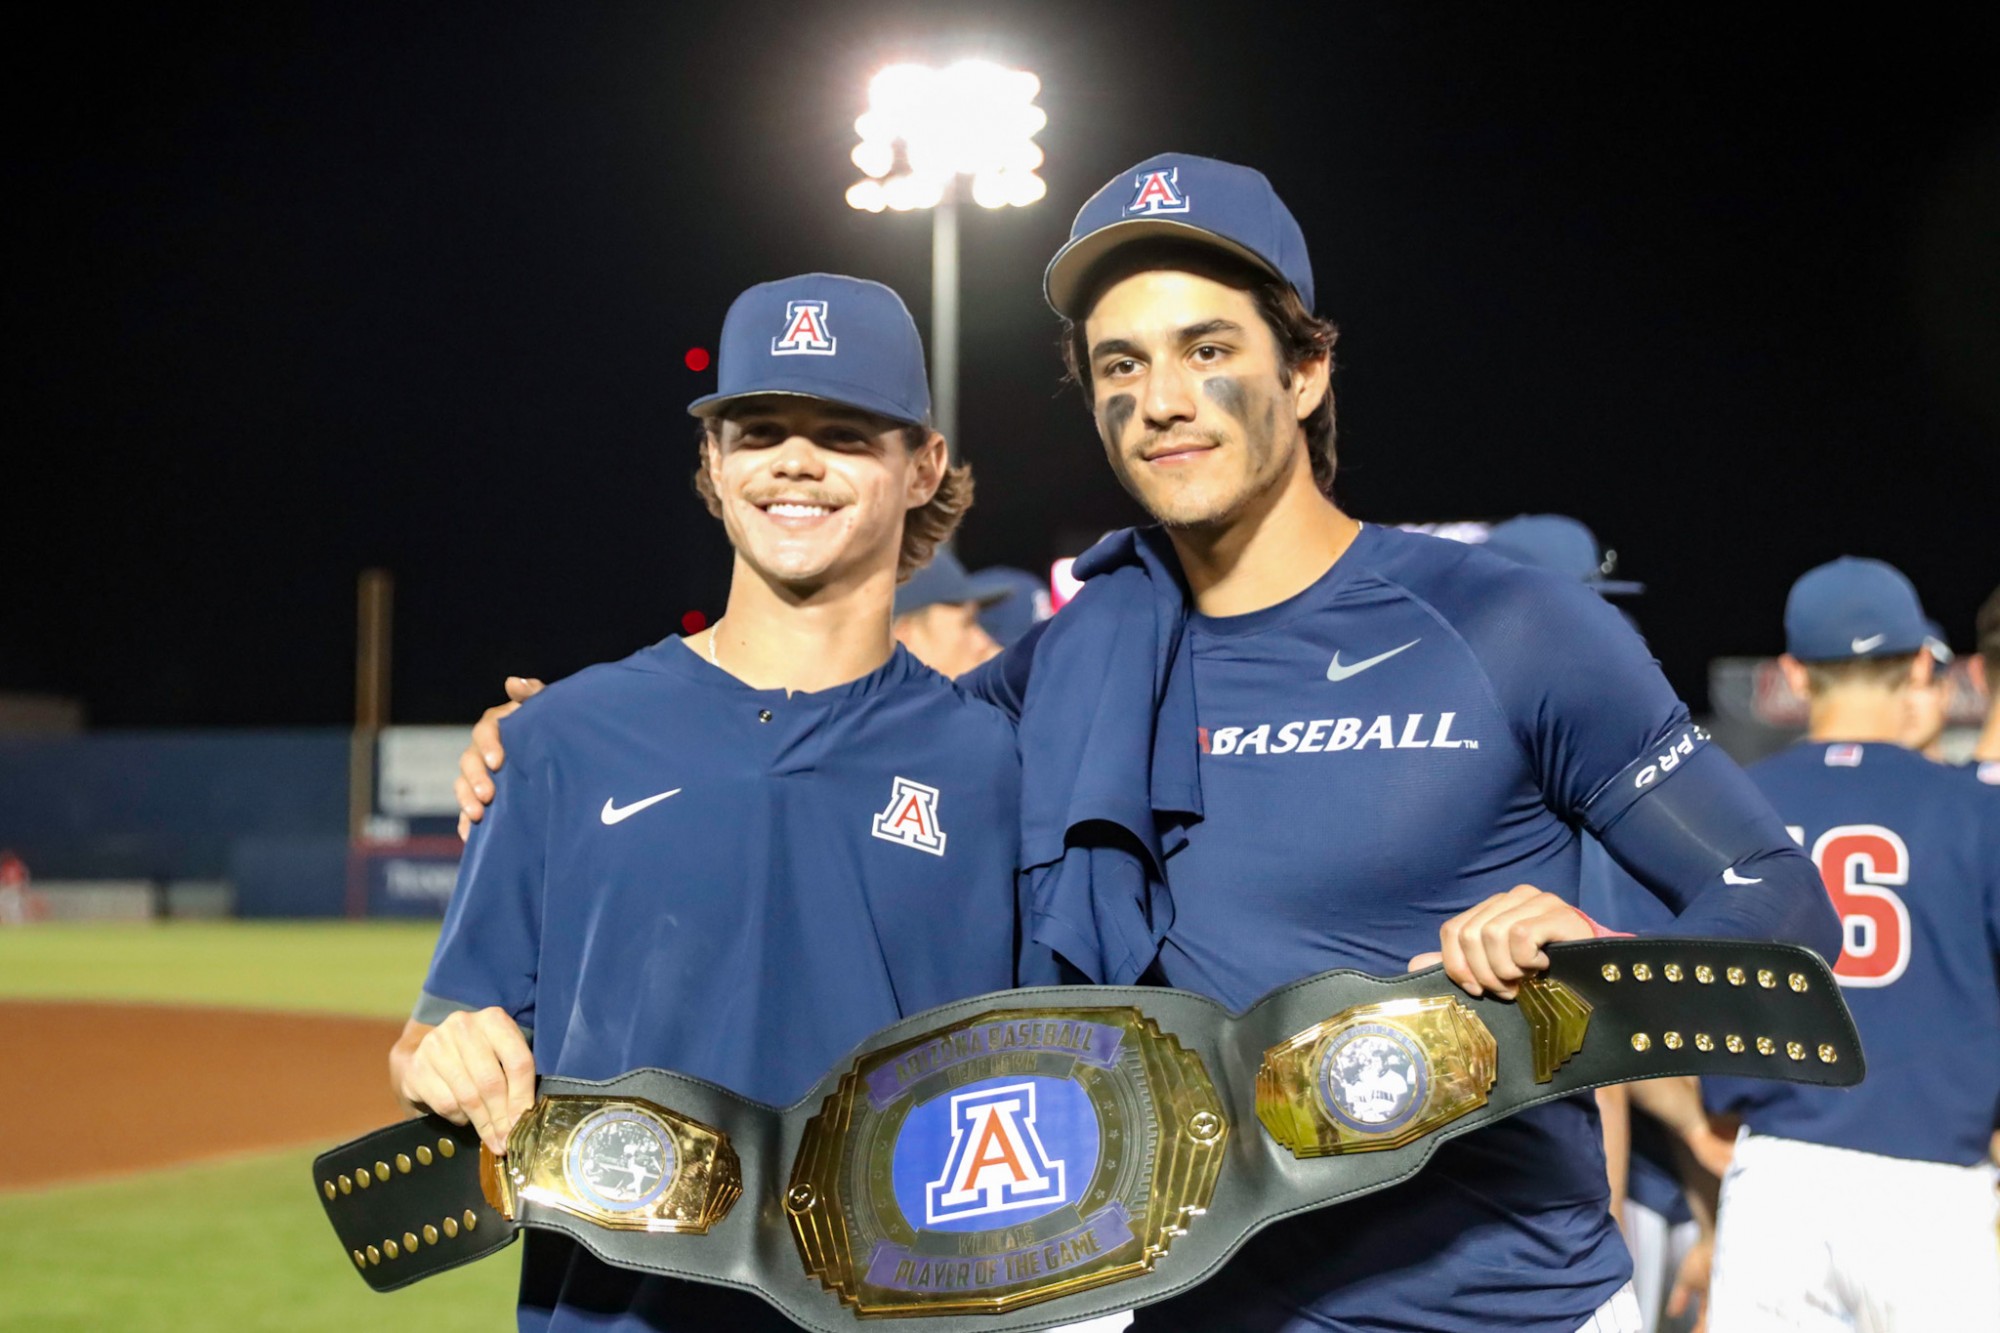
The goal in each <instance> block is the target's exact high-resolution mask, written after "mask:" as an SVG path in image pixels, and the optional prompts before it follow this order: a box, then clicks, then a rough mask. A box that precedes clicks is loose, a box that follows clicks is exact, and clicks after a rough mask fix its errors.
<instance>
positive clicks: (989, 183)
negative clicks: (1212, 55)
mask: <svg viewBox="0 0 2000 1333" xmlns="http://www.w3.org/2000/svg"><path fill="white" fill-rule="evenodd" d="M1041 87H1042V81H1041V80H1040V79H1038V78H1036V77H1035V76H1034V75H1033V74H1030V73H1029V72H1028V71H1026V70H1021V69H1004V68H1002V67H1001V66H999V65H995V64H992V63H990V62H988V61H984V60H962V61H960V62H958V63H957V64H955V65H950V66H947V67H946V68H944V69H932V68H930V67H929V66H926V65H891V66H889V67H888V68H887V69H884V70H883V71H882V72H881V73H879V74H877V75H876V76H875V77H874V78H873V79H871V80H869V83H868V109H867V110H866V111H864V112H862V113H861V115H860V116H859V117H858V118H857V119H856V120H855V122H854V132H855V133H856V134H858V135H859V136H860V137H861V142H859V143H858V144H856V145H855V146H854V152H853V155H852V156H853V158H854V165H855V166H857V167H859V168H861V170H862V172H863V173H864V174H863V177H862V179H860V180H858V181H856V182H855V183H854V184H853V185H851V186H849V187H848V190H847V202H848V203H849V204H850V205H851V206H853V207H855V208H858V209H861V210H863V211H864V212H869V213H880V212H881V211H882V210H883V209H885V208H886V209H890V210H892V211H895V212H898V213H904V212H908V211H910V210H912V209H918V208H928V209H930V210H931V403H932V412H933V414H934V415H935V417H936V420H937V428H938V430H939V431H941V432H942V433H943V435H944V437H945V439H946V441H947V442H949V444H950V446H951V455H952V459H953V461H956V460H957V458H958V454H959V442H958V205H959V201H960V199H961V198H962V197H963V195H964V194H965V193H968V192H969V193H970V195H971V197H972V202H973V203H975V204H978V205H979V206H980V207H982V208H1007V207H1015V208H1025V207H1027V206H1028V205H1029V204H1032V203H1034V202H1035V201H1036V200H1038V199H1040V198H1041V197H1042V196H1043V195H1045V194H1047V193H1048V186H1047V185H1046V184H1045V183H1044V182H1043V180H1042V178H1041V177H1040V176H1037V175H1036V174H1035V168H1037V167H1039V166H1040V165H1041V164H1042V150H1041V148H1040V146H1039V145H1037V144H1036V143H1035V136H1036V135H1037V134H1039V133H1041V131H1042V127H1043V126H1045V125H1047V124H1048V119H1049V118H1048V115H1047V113H1045V112H1044V111H1043V110H1042V109H1041V108H1040V107H1038V106H1036V105H1035V97H1036V95H1037V94H1038V93H1039V92H1040V91H1041Z"/></svg>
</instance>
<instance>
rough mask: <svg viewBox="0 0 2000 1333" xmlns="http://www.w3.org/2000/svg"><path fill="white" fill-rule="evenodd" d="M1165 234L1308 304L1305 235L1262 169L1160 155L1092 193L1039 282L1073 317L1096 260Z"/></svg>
mask: <svg viewBox="0 0 2000 1333" xmlns="http://www.w3.org/2000/svg"><path fill="white" fill-rule="evenodd" d="M1154 237H1170V238H1174V239H1177V240H1185V241H1193V242H1196V243H1197V244H1202V245H1208V246H1213V247H1214V248H1216V249H1218V250H1222V251H1224V252H1226V253H1228V254H1231V255H1234V256H1236V257H1237V258H1238V259H1244V260H1248V261H1249V262H1250V263H1252V264H1254V265H1255V266H1257V267H1258V268H1261V269H1263V270H1264V271H1265V272H1267V273H1269V274H1271V275H1272V276H1273V277H1276V278H1282V279H1283V280H1284V281H1286V282H1288V283H1290V284H1291V285H1292V289H1293V290H1294V291H1296V292H1297V293H1298V294H1299V300H1301V301H1303V302H1304V303H1305V307H1306V309H1307V310H1311V309H1312V308H1313V273H1312V260H1311V259H1309V258H1308V257H1307V256H1306V238H1305V233H1304V232H1302V231H1300V230H1299V223H1298V219H1297V218H1295V217H1293V216H1292V211H1291V210H1290V209H1288V208H1286V207H1285V203H1284V200H1282V199H1280V198H1278V192H1277V191H1276V190H1273V189H1272V188H1271V182H1270V181H1268V180H1266V179H1265V178H1264V173H1263V172H1261V171H1253V170H1251V169H1250V168H1249V167H1239V166H1237V165H1235V164H1234V163H1232V162H1218V161H1216V160H1215V159H1214V158H1212V157H1194V156H1191V155H1189V154H1187V153H1162V154H1160V155H1159V156H1158V157H1149V158H1147V159H1146V160H1145V161H1144V162H1141V163H1139V165H1137V166H1135V167H1132V168H1130V169H1128V170H1125V171H1121V172H1119V173H1118V174H1117V175H1116V176H1114V177H1112V178H1111V183H1110V184H1108V185H1106V186H1105V187H1104V188H1103V189H1101V190H1099V191H1098V192H1097V193H1096V194H1093V195H1092V196H1090V198H1089V199H1088V200H1086V201H1085V203H1084V205H1083V207H1082V208H1081V209H1080V210H1078V212H1077V215H1076V221H1075V222H1074V223H1072V224H1071V225H1070V229H1069V243H1068V244H1066V245H1064V246H1063V248H1062V249H1060V250H1058V251H1056V257H1055V258H1054V259H1052V260H1050V261H1049V269H1048V272H1047V274H1045V275H1044V276H1043V279H1042V290H1043V292H1044V293H1046V294H1047V296H1048V298H1049V304H1050V305H1051V306H1053V307H1055V312H1056V313H1057V314H1058V315H1061V316H1063V317H1064V318H1066V319H1078V318H1081V317H1082V314H1083V312H1082V311H1081V310H1080V309H1078V306H1079V304H1080V303H1081V302H1082V300H1083V295H1084V283H1085V280H1086V279H1087V278H1088V277H1089V274H1090V270H1091V269H1092V268H1093V267H1095V266H1096V264H1097V263H1098V261H1099V260H1101V259H1103V258H1104V257H1105V256H1106V255H1108V254H1110V253H1111V252H1112V251H1113V250H1116V249H1117V248H1118V247H1119V246H1121V245H1124V244H1126V243H1128V242H1130V241H1139V240H1146V239H1149V238H1154Z"/></svg>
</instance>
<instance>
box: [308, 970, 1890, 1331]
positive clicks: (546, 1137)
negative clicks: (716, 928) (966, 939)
mask: <svg viewBox="0 0 2000 1333" xmlns="http://www.w3.org/2000/svg"><path fill="white" fill-rule="evenodd" d="M1548 955H1549V958H1550V960H1551V966H1550V968H1549V970H1548V971H1547V972H1546V973H1543V974H1542V975H1540V976H1537V977H1533V978H1530V979H1528V980H1527V981H1525V982H1523V983H1522V985H1521V987H1520V992H1519V998H1518V999H1517V1000H1515V1001H1503V1000H1497V999H1492V998H1480V999H1474V998H1471V997H1470V996H1468V995H1466V994H1465V993H1464V992H1463V991H1461V990H1459V988H1458V987H1457V986H1455V985H1453V984H1452V982H1451V981H1450V980H1448V979H1447V978H1446V977H1445V975H1444V973H1443V972H1442V971H1441V970H1440V969H1438V968H1430V969H1428V970H1426V971H1423V972H1417V973H1412V974H1409V975H1406V976H1399V977H1394V978H1382V977H1371V976H1364V975H1362V974H1360V973H1358V972H1346V971H1343V972H1328V973H1325V974H1323V975H1321V976H1317V977H1312V978H1309V979H1308V980H1305V981H1301V982H1298V983H1296V984H1294V985H1291V986H1287V987H1284V988H1283V989H1281V990H1278V991H1274V992H1273V993H1271V994H1270V995H1268V996H1266V997H1265V998H1264V999H1262V1000H1260V1001H1259V1002H1258V1003H1257V1004H1256V1005H1254V1006H1253V1007H1252V1008H1251V1009H1250V1010H1249V1011H1248V1012H1246V1013H1243V1014H1240V1015H1231V1014H1229V1013H1227V1012H1225V1011H1224V1010H1223V1009H1222V1007H1221V1006H1220V1005H1218V1004H1216V1003H1215V1002H1214V1001H1212V1000H1209V999H1206V998H1204V997H1202V996H1198V995H1192V994H1189V993H1187V992H1185V991H1175V990H1165V989H1160V988H1156V987H1143V986H1122V987H1111V986H1063V987H1048V988H1039V989H1033V990H1017V991H1002V992H997V993H995V994H991V995H981V996H975V997H974V998H972V999H968V1000H960V1001H957V1002H955V1003H953V1004H948V1005H945V1006H943V1007H941V1008H937V1009H932V1010H930V1011H929V1012H927V1013H923V1014H918V1015H916V1016H914V1017H912V1018H907V1019H904V1020H903V1021H902V1022H900V1023H897V1024H895V1025H894V1026H892V1027H888V1028H885V1029H883V1030H882V1031H881V1032H879V1033H877V1034H876V1035H875V1036H873V1037H871V1038H870V1039H869V1040H868V1041H866V1042H864V1043H863V1044H862V1045H861V1047H860V1048H859V1050H858V1051H857V1052H856V1053H855V1054H854V1055H853V1056H852V1057H851V1058H850V1059H849V1061H848V1062H847V1064H846V1065H845V1066H844V1067H843V1068H842V1069H839V1070H836V1071H835V1072H833V1073H831V1074H829V1075H827V1076H826V1077H825V1078H824V1079H822V1080H821V1081H820V1083H819V1085H818V1086H817V1087H816V1088H814V1090H813V1091H812V1092H811V1093H810V1094H809V1095H808V1096H807V1097H805V1098H804V1099H803V1100H801V1101H800V1102H798V1103H797V1104H796V1105H794V1106H792V1107H790V1108H789V1109H786V1110H778V1109H777V1108H774V1107H770V1106H764V1105H762V1104H760V1103H757V1102H751V1101H747V1100H745V1099H744V1098H741V1097H738V1096H736V1095H735V1094H734V1093H731V1092H729V1091H728V1090H727V1089H724V1088H720V1087H717V1086H716V1085H714V1084H712V1083H705V1082H702V1081H701V1080H699V1079H694V1078H688V1077H686V1076H684V1075H680V1074H672V1073H665V1072H662V1071H660V1070H656V1069H641V1070H635V1071H633V1072H631V1073H628V1074H624V1075H621V1076H619V1077H617V1078H614V1079H609V1080H606V1081H604V1082H589V1081H584V1080H579V1079H569V1078H557V1077H546V1076H545V1077H543V1078H542V1079H541V1081H540V1084H539V1087H538V1089H537V1091H538V1098H537V1100H536V1102H535V1105H534V1107H533V1109H532V1110H530V1111H529V1112H528V1113H527V1114H526V1115H525V1116H524V1117H522V1119H521V1121H520V1122H519V1123H518V1124H517V1125H516V1126H515V1127H514V1130H513V1132H512V1133H511V1134H510V1135H509V1136H508V1140H507V1154H506V1156H505V1157H502V1158H495V1157H493V1156H492V1155H491V1154H489V1153H487V1152H485V1151H484V1150H483V1149H482V1148H481V1147H480V1145H479V1140H478V1136H477V1135H476V1134H475V1133H473V1131H471V1130H470V1129H466V1128H462V1127H457V1126H453V1125H451V1124H449V1123H447V1122H446V1121H444V1120H441V1119H439V1118H437V1117H435V1116H428V1117H423V1118H420V1119H415V1120H408V1121H404V1122H403V1123H401V1124H397V1125H392V1126H390V1127H389V1128H387V1129H381V1130H377V1131H376V1132H375V1133H373V1134H370V1135H368V1136H366V1137H364V1138H360V1139H356V1140H355V1141H354V1142H352V1143H349V1144H346V1145H343V1146H342V1147H339V1148H336V1149H334V1150H333V1151H332V1152H329V1153H327V1154H325V1155H324V1156H322V1157H320V1158H319V1159H318V1160H317V1161H316V1162H314V1164H313V1187H314V1189H315V1191H317V1192H318V1194H319V1195H320V1198H321V1202H322V1203H323V1204H324V1205H325V1207H326V1213H327V1216H328V1218H329V1219H331V1220H332V1222H333V1228H334V1230H335V1231H336V1232H337V1233H338V1234H339V1236H340V1240H341V1244H342V1246H343V1247H344V1248H345V1249H346V1251H347V1254H348V1258H349V1260H350V1261H351V1262H352V1263H353V1264H354V1266H355V1267H356V1268H357V1269H359V1270H360V1273H361V1276H362V1277H363V1278H365V1279H366V1280H367V1282H368V1284H369V1285H370V1286H372V1287H374V1288H375V1289H377V1290H378V1291H389V1290H393V1289H394V1288H397V1287H401V1286H406V1285H408V1284H409V1283H411V1282H414V1281H416V1280H418V1279H419V1278H423V1277H427V1276H429V1275H430V1274H432V1273H435V1272H440V1271H442V1270H444V1269H447V1268H452V1267H456V1266H457V1265H459V1264H462V1263H465V1262H467V1261H469V1260H471V1259H475V1258H478V1257H480V1256H482V1255H485V1254H488V1253H491V1252H492V1251H493V1250H495V1249H498V1248H500V1247H502V1246H504V1245H506V1244H508V1243H509V1242H510V1241H512V1240H513V1238H514V1236H515V1235H516V1234H517V1233H518V1232H519V1230H520V1229H521V1228H522V1227H537V1228H542V1229H544V1230H549V1231H559V1232H562V1233H564V1234H565V1235H568V1236H571V1237H574V1238H575V1239H576V1240H577V1241H578V1242H579V1243H580V1244H582V1245H583V1247H584V1248H585V1249H588V1250H589V1251H590V1252H591V1253H593V1254H595V1255H596V1256H597V1257H598V1258H600V1259H602V1260H604V1261H605V1262H606V1263H610V1264H615V1265H617V1266H619V1267H622V1268H629V1269H636V1270H640V1271H643V1272H648V1273H659V1274H665V1275H669V1276H673V1277H678V1278H688V1279H692V1280H694V1281H698V1282H710V1283H718V1284H722V1285H725V1286H732V1287H740V1288H743V1289H745V1290H749V1291H754V1292H756V1293H758V1294H759V1295H761V1296H762V1297H763V1298H764V1299H765V1300H767V1301H769V1302H771V1303H772V1304H773V1305H775V1306H777V1307H778V1308H779V1309H780V1310H782V1311H783V1312H784V1313H785V1315H786V1316H787V1317H789V1318H790V1319H792V1320H793V1321H794V1322H796V1323H798V1324H800V1325H802V1326H804V1327H806V1328H809V1329H815V1330H819V1333H842V1331H843V1330H851V1329H852V1327H853V1325H854V1323H855V1321H856V1320H858V1319H873V1318H878V1317H889V1316H899V1317H910V1316H925V1317H928V1318H929V1319H930V1320H931V1322H932V1324H933V1325H935V1326H936V1327H939V1328H941V1329H944V1328H948V1329H953V1330H960V1329H974V1328H978V1329H990V1330H1009V1331H1011V1330H1016V1329H1039V1328H1047V1327H1049V1326H1051V1325H1056V1324H1064V1323H1070V1322H1073V1321H1076V1320H1081V1319H1086V1318H1089V1317H1091V1316H1094V1315H1099V1314H1105V1313H1108V1312H1111V1311H1115V1310H1123V1309H1129V1308H1131V1307H1134V1306H1139V1305H1148V1304H1151V1303H1153V1302H1155V1301H1159V1300H1163V1299H1165V1298H1167V1297H1169V1296H1172V1295H1174V1294H1175V1293H1177V1292H1180V1291H1184V1290H1186V1289H1187V1288H1189V1287H1191V1286H1193V1285H1194V1284H1196V1283H1198V1282H1200V1281H1202V1280H1203V1279H1204V1278H1206V1277H1208V1276H1210V1275H1211V1274H1213V1273H1214V1272H1215V1271H1216V1270H1217V1269H1218V1268H1220V1267H1221V1265H1222V1263H1223V1262H1224V1261H1225V1260H1226V1259H1228V1258H1229V1256H1230V1255H1231V1254H1232V1253H1233V1252H1234V1251H1235V1250H1236V1249H1237V1247H1238V1246H1240V1245H1242V1244H1243V1242H1244V1241H1245V1240H1247V1239H1248V1238H1249V1237H1250V1236H1251V1235H1253V1234H1254V1233H1256V1232H1257V1231H1259V1230H1261V1229H1262V1228H1264V1227H1266V1226H1269V1225H1270V1224H1271V1223H1273V1222H1275V1221H1277V1220H1279V1219H1280V1218H1284V1217H1289V1216H1291V1215H1293V1214H1296V1213H1302V1212H1306V1211H1308V1210H1311V1209H1316V1208H1324V1207H1326V1206H1328V1205H1330V1204H1336V1203H1340V1202H1342V1201H1344V1200H1349V1199H1355V1198H1358V1197H1360V1196H1362V1195H1364V1194H1368V1193H1371V1192H1372V1191H1375V1190H1379V1189H1383V1188H1386V1187H1388V1186H1390V1185H1394V1184H1396V1183H1397V1182H1399V1181H1403V1180H1407V1179H1408V1178H1409V1177H1410V1176H1412V1175H1414V1174H1415V1173H1416V1172H1417V1170H1418V1169H1419V1168H1421V1167H1422V1166H1423V1164H1424V1163H1425V1162H1426V1161H1427V1160H1428V1159H1429V1158H1430V1156H1431V1154H1432V1153H1433V1152H1435V1151H1436V1149H1437V1146H1438V1144H1439V1143H1441V1142H1442V1141H1443V1140H1445V1139H1447V1138H1451V1137H1453V1136H1455V1135H1459V1134H1464V1133H1466V1132H1468V1131H1471V1130H1475V1129H1478V1128H1479V1127H1480V1126H1482V1125H1487V1124H1490V1123H1492V1122H1493V1121H1495V1120H1498V1119H1500V1118H1501V1117H1503V1116H1507V1115H1512V1114H1513V1113H1514V1112H1516V1111H1520V1110H1523V1109H1525V1108H1527V1107H1530V1106H1534V1105H1537V1104H1539V1103H1542V1102H1546V1101H1551V1100H1553V1099H1555V1098H1557V1097H1564V1096H1568V1095H1570V1094H1572V1093H1576V1092H1580V1091H1582V1090H1584V1089H1588V1088H1594V1087H1597V1086H1600V1085H1602V1084H1606V1083H1618V1082H1623V1081H1625V1080H1629V1079H1641V1078H1656V1077H1662V1076H1668V1075H1684V1074H1727V1075H1747V1076H1750V1077H1755V1078H1777V1079H1786V1080H1789V1081H1792V1082H1797V1083H1816V1084H1823V1085H1830V1086H1847V1085H1851V1084H1854V1083H1858V1082H1859V1081H1860V1080H1861V1076H1862V1070H1863V1065H1862V1054H1861V1043H1860V1038H1859V1036H1858V1035H1857V1034H1856V1032H1855V1030H1854V1023H1853V1019H1852V1018H1851V1017H1850V1016H1849V1015H1848V1012H1847V1007H1846V1005H1845V1003H1844V1002H1843V1001H1842V999H1841V997H1840V991H1839V987H1838V986H1836V985H1835V983H1834V979H1833V975H1832V973H1831V972H1830V971H1829V970H1828V969H1827V966H1826V964H1825V963H1824V962H1822V961H1821V960H1820V959H1819V957H1818V956H1817V955H1816V954H1813V953H1811V952H1810V951H1808V950H1805V949H1801V948H1795V947H1792V946H1789V945H1774V944H1753V943H1743V942H1737V941H1727V940H1698V939H1605V940H1590V941H1584V942H1581V943H1574V944H1555V945H1550V946H1549V948H1548ZM1355 1225H1357V1226H1366V1225H1367V1221H1366V1218H1365V1217H1364V1216H1361V1215H1357V1216H1356V1219H1355Z"/></svg>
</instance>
